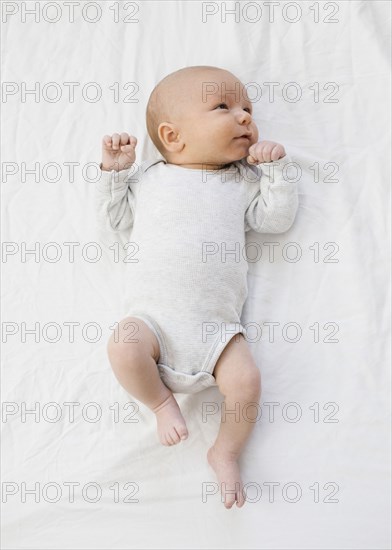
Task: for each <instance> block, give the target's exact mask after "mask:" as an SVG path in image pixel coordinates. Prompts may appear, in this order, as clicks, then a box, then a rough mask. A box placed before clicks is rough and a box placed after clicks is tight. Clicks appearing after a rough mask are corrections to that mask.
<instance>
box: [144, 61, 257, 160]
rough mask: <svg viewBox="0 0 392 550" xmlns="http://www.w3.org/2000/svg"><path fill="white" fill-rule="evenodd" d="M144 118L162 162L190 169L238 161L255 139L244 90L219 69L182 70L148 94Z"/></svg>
mask: <svg viewBox="0 0 392 550" xmlns="http://www.w3.org/2000/svg"><path fill="white" fill-rule="evenodd" d="M146 118H147V130H148V133H149V136H150V138H151V139H152V141H153V142H154V144H155V146H156V147H157V149H158V150H159V152H160V153H161V154H162V156H163V157H164V158H165V159H166V161H167V162H168V163H171V164H178V165H180V166H185V167H189V168H202V167H203V166H205V165H208V166H209V167H210V168H211V169H217V168H220V167H222V166H224V165H225V164H229V163H231V162H234V161H237V160H240V159H242V158H244V157H246V156H247V155H248V149H249V147H250V146H251V145H252V144H253V143H256V142H257V139H258V130H257V127H256V125H255V123H254V122H253V119H252V104H251V102H250V101H249V99H248V97H247V93H246V89H245V87H244V85H243V84H242V83H241V82H240V80H238V78H237V77H236V76H234V75H233V74H232V73H230V72H229V71H226V70H224V69H219V68H217V67H209V66H195V67H186V68H184V69H180V70H178V71H175V72H174V73H171V74H169V75H168V76H166V77H165V78H164V79H163V80H161V81H160V82H159V83H158V84H157V86H156V87H155V88H154V90H153V91H152V93H151V95H150V99H149V101H148V104H147V112H146ZM243 136H246V137H243Z"/></svg>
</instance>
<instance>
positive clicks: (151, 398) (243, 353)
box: [96, 66, 298, 508]
mask: <svg viewBox="0 0 392 550" xmlns="http://www.w3.org/2000/svg"><path fill="white" fill-rule="evenodd" d="M147 129H148V133H149V136H150V138H151V139H152V141H153V142H154V144H155V146H156V147H157V149H158V150H159V152H160V153H161V155H162V158H161V159H155V160H153V161H147V162H144V163H141V165H140V166H137V165H136V164H135V147H136V143H137V140H136V138H135V137H133V136H131V135H129V134H127V133H122V134H113V135H112V136H108V135H106V136H104V138H103V141H102V163H101V166H100V167H101V171H102V174H101V178H100V180H99V182H98V183H97V193H96V208H97V216H98V220H99V221H100V222H101V223H103V224H105V226H106V227H107V228H108V229H109V230H110V231H115V232H118V231H124V230H128V231H129V232H130V231H131V230H132V242H134V243H136V245H137V261H136V262H135V263H131V264H130V266H131V267H130V281H129V295H128V297H129V299H130V304H131V308H130V310H129V311H128V312H127V315H126V317H125V318H124V319H122V321H121V322H120V323H119V333H117V334H113V336H112V337H111V338H110V340H109V342H108V347H107V351H108V356H109V360H110V363H111V366H112V368H113V371H114V374H115V376H116V377H117V379H118V381H119V382H120V384H121V385H122V386H123V387H124V388H125V390H126V391H127V392H128V393H129V394H131V395H132V396H133V397H134V398H136V399H138V400H139V401H141V402H142V403H144V404H145V405H146V406H147V407H148V408H149V409H150V410H151V411H152V412H154V414H155V417H156V421H157V431H158V436H159V439H160V441H161V443H162V444H163V445H175V444H176V443H179V442H180V441H181V440H183V439H186V438H187V437H188V430H187V426H186V423H185V420H184V417H183V416H182V414H181V411H180V408H179V406H178V403H177V400H176V399H175V397H174V395H173V393H194V392H199V391H202V390H203V389H204V388H207V387H210V386H217V387H218V389H219V391H220V392H221V393H222V394H223V396H224V402H223V403H222V418H221V424H220V429H219V433H218V436H217V439H216V441H215V443H214V444H213V446H212V447H211V448H210V449H209V450H208V453H207V460H208V462H209V464H210V466H211V467H212V468H213V470H214V471H215V473H216V475H217V478H218V481H219V485H220V488H221V496H222V502H223V503H224V505H225V507H226V508H231V507H232V506H233V504H234V502H236V505H237V506H238V507H241V506H243V504H244V502H245V495H244V492H243V485H242V481H241V476H240V471H239V466H238V459H239V457H240V454H241V451H242V449H243V448H244V446H245V443H246V441H247V439H248V438H249V436H250V433H251V431H252V428H253V427H254V424H255V418H252V412H251V411H252V410H253V411H255V415H254V416H255V417H256V416H257V406H256V407H255V406H249V407H248V405H249V404H254V405H255V404H256V405H257V404H258V402H259V399H260V394H261V379H260V371H259V368H258V367H257V365H256V363H255V361H254V359H253V356H252V354H251V351H250V348H249V346H248V343H247V340H246V331H245V329H244V327H243V326H242V325H241V320H240V316H241V312H242V308H243V304H244V302H245V299H246V296H247V293H248V291H247V279H246V277H247V271H248V263H247V261H246V253H245V248H244V246H245V244H246V243H245V232H246V231H249V230H251V229H253V230H255V231H257V232H259V233H282V232H285V231H287V230H288V229H289V228H290V227H291V225H292V223H293V221H294V219H295V216H296V212H297V208H298V196H297V186H296V183H293V182H289V181H287V180H285V179H284V178H283V173H282V169H283V167H284V165H285V164H287V163H288V162H290V160H291V159H290V158H289V157H288V155H286V152H285V150H284V148H283V146H282V145H279V144H278V143H274V142H272V141H258V130H257V127H256V124H255V123H254V121H253V118H252V103H251V102H250V101H249V98H248V96H247V93H246V89H245V87H244V85H243V84H242V83H241V82H240V81H239V80H238V78H237V77H235V76H234V75H233V74H232V73H230V72H228V71H226V70H223V69H220V68H216V67H210V66H195V67H187V68H184V69H180V70H178V71H176V72H174V73H172V74H169V75H168V76H166V77H165V78H164V79H163V80H161V82H159V83H158V85H157V86H156V87H155V88H154V90H153V91H152V93H151V95H150V98H149V101H148V105H147ZM259 164H261V165H262V168H263V169H261V168H260V167H259V166H257V165H259ZM236 410H237V411H238V413H237V414H234V412H233V411H236Z"/></svg>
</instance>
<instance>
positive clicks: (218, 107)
mask: <svg viewBox="0 0 392 550" xmlns="http://www.w3.org/2000/svg"><path fill="white" fill-rule="evenodd" d="M216 109H228V106H227V104H226V103H219V105H217V106H216Z"/></svg>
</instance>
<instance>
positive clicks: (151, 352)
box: [107, 317, 160, 362]
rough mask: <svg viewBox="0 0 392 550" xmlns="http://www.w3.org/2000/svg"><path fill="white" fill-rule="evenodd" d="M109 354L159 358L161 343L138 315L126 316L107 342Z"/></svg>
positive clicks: (120, 356)
mask: <svg viewBox="0 0 392 550" xmlns="http://www.w3.org/2000/svg"><path fill="white" fill-rule="evenodd" d="M107 350H108V353H109V355H114V356H116V357H118V358H122V357H126V358H128V359H129V357H130V356H132V357H135V358H136V357H138V358H145V357H146V356H148V357H152V358H153V359H154V360H155V361H156V362H157V361H158V359H159V353H160V349H159V343H158V340H157V338H156V336H155V334H154V333H153V332H152V330H151V329H150V327H149V326H148V325H147V324H146V323H145V322H144V321H143V320H142V319H139V318H138V317H125V318H124V319H122V320H121V321H120V322H119V323H118V325H117V326H116V327H115V329H114V330H113V332H112V335H111V337H110V338H109V341H108V344H107Z"/></svg>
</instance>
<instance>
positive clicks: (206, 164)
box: [166, 161, 232, 170]
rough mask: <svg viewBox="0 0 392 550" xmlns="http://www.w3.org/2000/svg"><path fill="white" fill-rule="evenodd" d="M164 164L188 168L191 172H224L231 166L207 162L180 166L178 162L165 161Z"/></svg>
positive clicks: (229, 164)
mask: <svg viewBox="0 0 392 550" xmlns="http://www.w3.org/2000/svg"><path fill="white" fill-rule="evenodd" d="M166 163H167V164H173V165H174V166H179V167H180V168H189V169H191V170H224V169H226V168H228V167H229V166H231V165H232V163H231V162H229V163H226V164H215V163H209V162H194V163H186V164H182V163H180V162H169V161H166Z"/></svg>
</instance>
